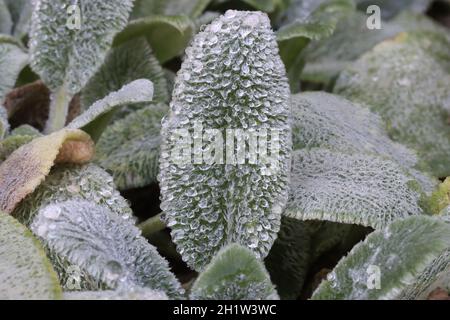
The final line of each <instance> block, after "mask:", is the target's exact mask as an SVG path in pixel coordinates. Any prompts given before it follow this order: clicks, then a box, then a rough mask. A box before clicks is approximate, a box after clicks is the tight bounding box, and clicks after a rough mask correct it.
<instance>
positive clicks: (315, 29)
mask: <svg viewBox="0 0 450 320" xmlns="http://www.w3.org/2000/svg"><path fill="white" fill-rule="evenodd" d="M353 10H354V3H353V1H351V0H321V1H311V0H307V1H305V0H296V1H294V2H293V3H292V5H291V7H290V8H289V9H288V10H287V12H289V14H288V16H287V18H286V21H285V25H283V26H282V27H281V28H280V30H278V32H277V39H278V42H279V45H280V54H281V58H282V59H283V62H284V64H285V65H286V69H287V71H288V75H289V80H290V83H291V90H292V91H293V92H294V93H295V92H297V91H298V81H299V78H300V73H301V71H302V69H303V66H304V63H305V62H304V59H303V57H302V55H301V52H302V51H303V50H304V49H305V47H306V46H307V45H308V44H309V42H310V41H311V40H320V39H323V38H326V37H329V36H331V35H332V34H333V32H334V30H335V28H336V25H337V23H338V22H339V21H340V20H341V19H343V18H344V17H346V16H347V15H348V14H349V13H351V12H352V11H353Z"/></svg>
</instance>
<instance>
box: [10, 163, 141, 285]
mask: <svg viewBox="0 0 450 320" xmlns="http://www.w3.org/2000/svg"><path fill="white" fill-rule="evenodd" d="M68 200H76V201H89V202H91V203H94V204H97V205H101V206H104V207H106V208H108V209H109V210H111V211H112V212H114V213H115V214H117V215H120V216H121V217H122V218H123V219H124V220H132V215H133V212H132V211H131V209H130V207H129V205H128V202H127V201H126V200H125V199H124V198H123V197H122V196H121V195H120V193H119V192H118V191H117V190H116V189H115V185H114V183H113V179H112V177H111V176H110V175H109V174H108V173H106V172H105V171H104V170H102V169H101V168H99V167H97V166H95V165H92V164H89V165H84V166H76V165H71V166H67V165H65V166H57V167H55V168H54V169H53V170H52V171H51V173H50V175H49V176H48V177H47V178H46V179H45V181H44V182H43V183H42V184H41V185H40V186H39V187H38V188H37V189H36V190H35V191H34V192H33V193H32V194H30V195H29V196H28V197H26V198H25V199H24V200H23V201H22V202H21V203H20V204H19V206H18V207H17V208H16V209H15V210H14V212H13V213H12V215H13V216H15V217H16V218H17V219H18V220H19V221H20V222H22V223H24V224H25V225H26V226H29V225H30V224H31V223H32V221H33V220H34V218H35V216H36V214H37V213H38V211H39V210H40V209H41V208H43V207H45V206H47V205H49V204H52V203H55V202H64V201H68ZM49 257H50V259H51V262H52V264H53V267H54V268H55V270H56V272H57V273H58V278H59V279H60V282H61V284H62V285H63V288H64V289H67V290H73V289H74V287H75V285H74V283H73V279H74V277H73V276H74V275H73V271H74V269H73V268H72V266H73V265H72V263H70V262H69V261H68V260H67V259H66V258H65V257H64V256H62V255H59V254H57V253H56V252H54V251H49ZM80 271H81V270H80ZM78 285H79V289H81V290H101V289H105V285H104V283H102V281H101V280H100V279H95V278H93V277H91V276H89V274H87V273H86V272H80V273H79V281H78V282H77V287H78Z"/></svg>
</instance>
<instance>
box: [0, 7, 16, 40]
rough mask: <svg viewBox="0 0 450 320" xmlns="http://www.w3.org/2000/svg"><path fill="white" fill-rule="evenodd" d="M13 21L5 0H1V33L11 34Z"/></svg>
mask: <svg viewBox="0 0 450 320" xmlns="http://www.w3.org/2000/svg"><path fill="white" fill-rule="evenodd" d="M12 27H13V22H12V18H11V13H10V12H9V9H8V6H7V5H6V3H5V1H4V0H0V33H3V34H8V35H9V34H11V30H12Z"/></svg>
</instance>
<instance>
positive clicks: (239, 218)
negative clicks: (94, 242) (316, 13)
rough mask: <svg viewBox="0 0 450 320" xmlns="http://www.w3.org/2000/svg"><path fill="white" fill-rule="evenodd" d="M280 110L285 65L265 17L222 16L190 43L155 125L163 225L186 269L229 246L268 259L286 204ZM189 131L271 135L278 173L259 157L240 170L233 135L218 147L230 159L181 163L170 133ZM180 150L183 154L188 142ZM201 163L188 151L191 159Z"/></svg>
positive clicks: (284, 100)
mask: <svg viewBox="0 0 450 320" xmlns="http://www.w3.org/2000/svg"><path fill="white" fill-rule="evenodd" d="M263 51H264V52H263ZM288 102H289V88H288V83H287V79H286V77H285V70H284V66H283V64H282V62H281V59H280V57H279V56H278V48H277V44H276V41H275V36H274V34H273V32H272V31H271V30H270V23H269V20H268V18H267V16H266V15H265V14H263V13H258V12H238V11H232V10H230V11H227V13H226V14H225V15H224V16H221V17H220V18H219V19H217V20H215V21H214V22H213V23H212V24H210V25H209V26H207V27H206V28H205V30H204V31H203V32H200V33H199V34H198V35H197V36H196V37H195V38H194V40H193V42H192V46H191V47H190V48H189V49H188V50H187V55H186V59H185V60H184V63H183V65H182V67H181V71H180V72H179V73H178V77H177V80H176V83H175V89H174V93H173V99H172V103H171V112H170V114H169V116H168V117H167V118H166V119H165V120H164V122H163V129H162V136H163V144H162V147H161V160H160V177H159V180H160V186H161V191H162V206H161V208H162V210H163V211H164V212H165V220H166V222H167V223H168V226H169V227H170V228H171V229H172V238H173V240H174V242H175V243H176V244H177V246H178V250H179V252H181V253H182V256H183V259H184V260H185V261H186V262H187V263H188V264H189V265H190V266H191V267H192V268H194V269H196V270H201V269H202V268H203V267H204V266H205V265H206V264H207V263H208V262H209V261H210V260H211V258H212V257H213V256H214V255H215V253H217V252H218V251H219V249H220V248H222V247H223V246H225V245H227V244H229V243H239V244H241V245H243V246H246V247H248V248H251V249H252V250H253V251H254V252H255V253H256V255H257V256H258V257H259V258H264V257H265V256H266V255H267V254H268V252H269V250H270V248H271V246H272V244H273V242H274V240H275V238H276V233H277V232H278V230H279V226H280V218H281V212H282V210H283V208H284V206H285V204H286V200H287V191H288V190H287V188H288V176H289V171H290V170H289V167H290V166H289V164H290V151H291V141H290V126H289V122H288V116H289V103H288ZM197 124H201V125H202V126H203V127H204V129H215V130H217V131H215V132H216V133H217V132H218V133H219V134H220V135H222V136H223V137H225V136H226V129H240V130H245V131H250V132H258V131H259V130H261V129H267V130H269V132H275V133H273V134H274V135H276V134H278V136H279V137H278V142H279V143H278V145H279V147H280V148H279V153H278V155H277V157H276V159H274V160H275V162H276V164H277V165H278V168H277V169H276V168H275V167H274V166H273V165H274V162H271V161H270V159H265V157H264V156H261V157H260V160H259V162H255V163H254V164H253V163H250V162H249V161H246V163H243V164H240V163H239V164H238V163H237V160H236V155H237V151H236V150H242V149H240V147H238V146H237V144H235V143H233V144H231V143H232V141H234V140H235V139H234V137H233V138H230V137H229V140H230V141H227V143H225V144H223V143H222V144H221V146H222V147H225V145H228V147H227V148H228V149H229V151H228V154H229V158H228V159H225V157H224V155H225V150H223V155H222V157H221V156H220V150H219V151H217V154H216V156H215V157H216V159H218V161H214V159H212V161H208V160H207V159H202V160H200V161H198V159H197V160H195V159H187V160H186V159H184V160H183V159H180V156H179V155H178V152H177V150H178V148H179V146H180V145H182V144H181V143H180V141H179V139H177V132H178V130H186V134H187V135H189V134H193V129H194V127H195V126H196V125H197ZM270 130H274V131H270ZM205 136H206V134H205ZM233 136H234V135H233ZM215 139H219V138H217V134H216V135H213V137H212V138H211V137H209V138H208V137H206V138H205V141H204V143H203V145H204V148H207V147H208V144H210V143H212V142H214V141H215ZM223 139H225V138H223ZM231 139H233V140H231ZM248 139H249V138H248V137H247V138H243V140H244V142H245V143H246V144H247V143H248V142H247V140H248ZM261 140H263V139H261ZM265 140H268V137H265ZM218 141H220V140H218ZM263 141H264V140H263ZM183 143H185V145H186V146H187V147H188V148H190V147H191V141H189V142H187V143H186V142H183ZM274 144H275V142H274ZM201 155H202V154H201V151H200V150H197V151H195V150H194V156H195V157H199V156H201ZM180 160H181V161H180ZM203 160H205V161H203ZM265 160H268V161H265ZM194 161H195V162H196V163H194ZM233 161H234V164H233ZM275 166H276V165H275Z"/></svg>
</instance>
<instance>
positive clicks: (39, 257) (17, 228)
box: [0, 213, 62, 300]
mask: <svg viewBox="0 0 450 320" xmlns="http://www.w3.org/2000/svg"><path fill="white" fill-rule="evenodd" d="M61 296H62V292H61V287H60V286H59V282H58V278H57V276H56V273H55V271H54V270H53V268H52V266H51V264H50V262H49V261H48V259H47V257H46V255H45V251H44V249H43V248H42V246H41V244H40V243H39V241H38V240H37V239H36V238H35V237H34V236H33V235H32V234H31V232H30V231H29V230H28V229H27V228H25V227H24V226H23V225H21V224H20V223H19V222H17V220H15V219H14V218H12V217H10V216H9V215H6V214H4V213H0V299H2V300H16V299H18V300H23V299H26V300H53V299H59V298H61Z"/></svg>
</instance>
